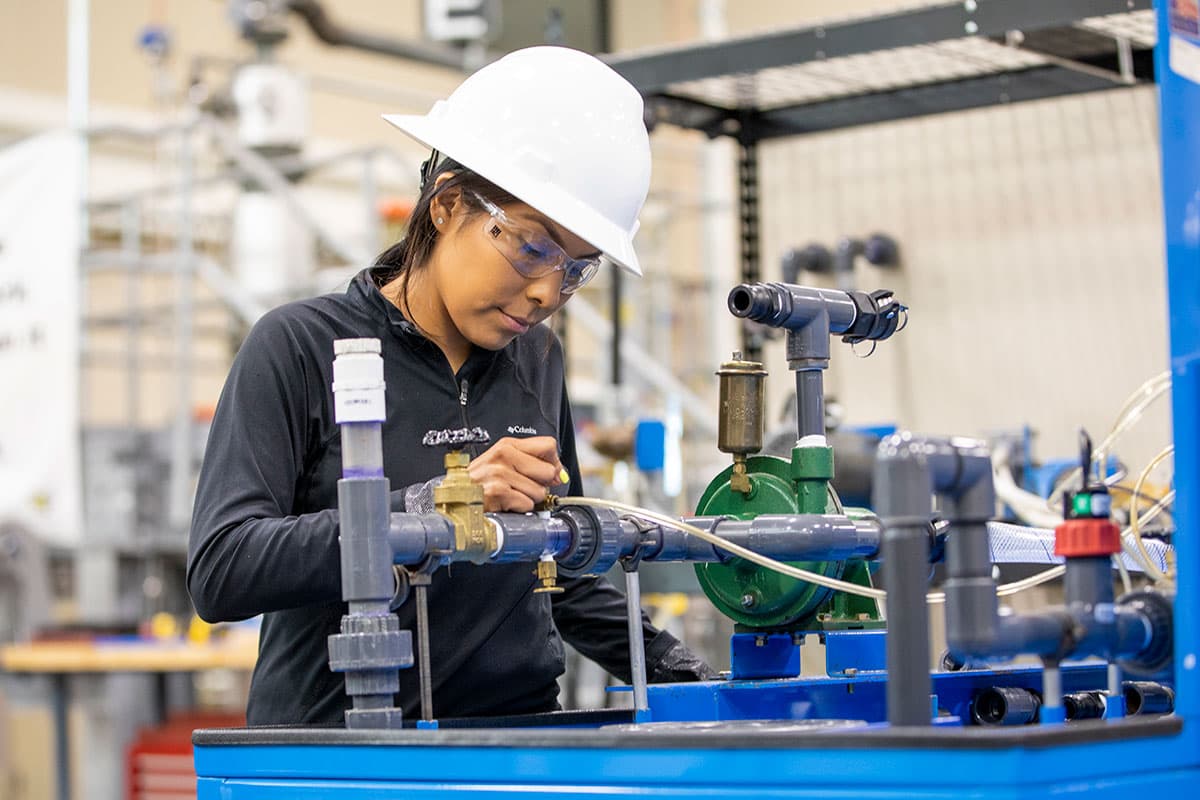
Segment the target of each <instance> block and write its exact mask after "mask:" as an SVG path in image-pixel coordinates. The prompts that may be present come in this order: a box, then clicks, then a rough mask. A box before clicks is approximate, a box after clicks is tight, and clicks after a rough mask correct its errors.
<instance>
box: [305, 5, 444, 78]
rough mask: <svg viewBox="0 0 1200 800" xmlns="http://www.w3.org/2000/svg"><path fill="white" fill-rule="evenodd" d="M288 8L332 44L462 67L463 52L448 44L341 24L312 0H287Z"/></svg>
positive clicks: (314, 32) (321, 37) (318, 35)
mask: <svg viewBox="0 0 1200 800" xmlns="http://www.w3.org/2000/svg"><path fill="white" fill-rule="evenodd" d="M287 5H288V9H289V10H291V11H294V12H295V13H296V14H297V15H298V16H299V17H300V18H301V19H303V20H304V22H305V23H306V24H307V25H308V28H309V30H311V31H312V33H313V35H314V36H316V37H317V38H318V39H320V40H321V41H322V42H324V43H325V44H328V45H332V46H334V47H352V48H354V49H356V50H366V51H368V52H371V53H380V54H382V55H385V56H397V57H399V58H408V59H412V60H414V61H423V62H425V63H426V64H436V65H437V66H441V67H450V68H451V69H457V70H460V71H465V70H466V64H465V63H464V58H463V54H462V52H461V51H459V50H455V49H453V48H450V47H442V46H439V45H434V44H426V43H425V42H419V41H414V40H407V39H390V38H388V37H386V36H379V35H378V34H375V33H369V32H367V31H361V30H351V29H349V28H346V27H343V26H341V25H339V24H337V23H336V22H334V21H333V20H332V19H330V18H329V15H328V14H326V13H325V8H324V7H323V6H322V5H321V4H320V3H318V2H316V0H288V4H287Z"/></svg>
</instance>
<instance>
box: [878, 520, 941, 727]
mask: <svg viewBox="0 0 1200 800" xmlns="http://www.w3.org/2000/svg"><path fill="white" fill-rule="evenodd" d="M882 555H883V581H884V585H885V586H886V587H887V593H888V596H887V621H888V630H887V668H888V678H889V679H888V683H887V714H888V724H890V725H893V726H896V725H929V724H930V709H929V693H930V692H929V690H930V686H931V682H930V679H929V614H928V613H925V584H926V582H925V581H924V580H921V578H920V576H922V575H926V574H928V572H929V531H928V528H927V526H925V525H888V526H887V527H886V529H885V530H884V533H883V548H882ZM922 676H924V680H922Z"/></svg>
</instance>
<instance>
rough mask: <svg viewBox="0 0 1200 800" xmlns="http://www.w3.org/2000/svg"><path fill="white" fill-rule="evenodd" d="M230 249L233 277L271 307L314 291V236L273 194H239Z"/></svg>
mask: <svg viewBox="0 0 1200 800" xmlns="http://www.w3.org/2000/svg"><path fill="white" fill-rule="evenodd" d="M229 250H230V259H231V261H232V264H233V274H234V277H235V278H236V279H237V281H238V283H239V285H240V286H241V287H242V289H243V290H244V291H246V292H247V293H248V294H249V295H250V296H251V297H253V298H254V299H255V300H258V301H259V302H261V303H263V304H265V305H268V306H271V305H277V304H279V303H281V302H284V301H286V300H291V299H294V298H296V297H300V296H304V295H307V294H311V293H312V290H313V270H314V263H315V242H314V240H313V234H312V232H311V231H309V230H308V229H306V228H305V227H304V226H303V225H301V224H300V223H299V222H298V221H296V219H295V218H294V217H293V216H292V215H290V214H289V213H288V210H287V208H286V207H285V206H284V204H283V203H282V202H281V201H280V200H278V199H276V198H275V197H274V196H272V195H270V194H268V193H266V192H257V191H245V192H242V193H241V194H240V195H239V196H238V200H237V205H236V206H235V207H234V212H233V233H232V236H231V239H230V245H229Z"/></svg>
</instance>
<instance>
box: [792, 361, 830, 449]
mask: <svg viewBox="0 0 1200 800" xmlns="http://www.w3.org/2000/svg"><path fill="white" fill-rule="evenodd" d="M796 432H797V436H798V438H801V439H803V438H804V437H805V436H824V435H825V376H824V374H823V373H822V371H821V370H820V369H802V370H797V371H796Z"/></svg>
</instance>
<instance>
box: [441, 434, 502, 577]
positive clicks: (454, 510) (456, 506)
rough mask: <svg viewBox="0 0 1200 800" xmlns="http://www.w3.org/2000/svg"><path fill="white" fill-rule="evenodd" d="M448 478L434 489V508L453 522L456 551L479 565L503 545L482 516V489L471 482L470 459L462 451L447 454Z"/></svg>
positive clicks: (494, 530)
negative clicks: (468, 468)
mask: <svg viewBox="0 0 1200 800" xmlns="http://www.w3.org/2000/svg"><path fill="white" fill-rule="evenodd" d="M444 463H445V466H446V477H445V479H444V480H443V481H442V483H441V485H440V486H437V487H435V488H434V490H433V506H434V508H435V509H436V510H437V512H438V513H439V514H441V515H443V516H445V517H447V518H449V519H450V521H451V522H453V523H454V551H455V553H458V554H462V555H465V556H466V558H467V560H469V561H472V562H474V563H476V564H482V563H483V562H485V561H486V560H487V559H488V557H489V556H491V555H492V553H494V552H496V550H497V548H498V547H499V546H500V545H499V542H498V540H497V537H496V529H495V527H493V526H492V524H491V523H490V522H488V520H487V518H486V517H485V516H484V515H483V486H482V485H480V484H478V483H476V482H475V481H473V480H471V476H470V475H469V474H468V473H467V465H468V464H470V463H471V457H470V456H469V455H467V454H466V453H464V452H463V451H461V450H452V451H451V452H449V453H447V454H446V459H445V462H444Z"/></svg>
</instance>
